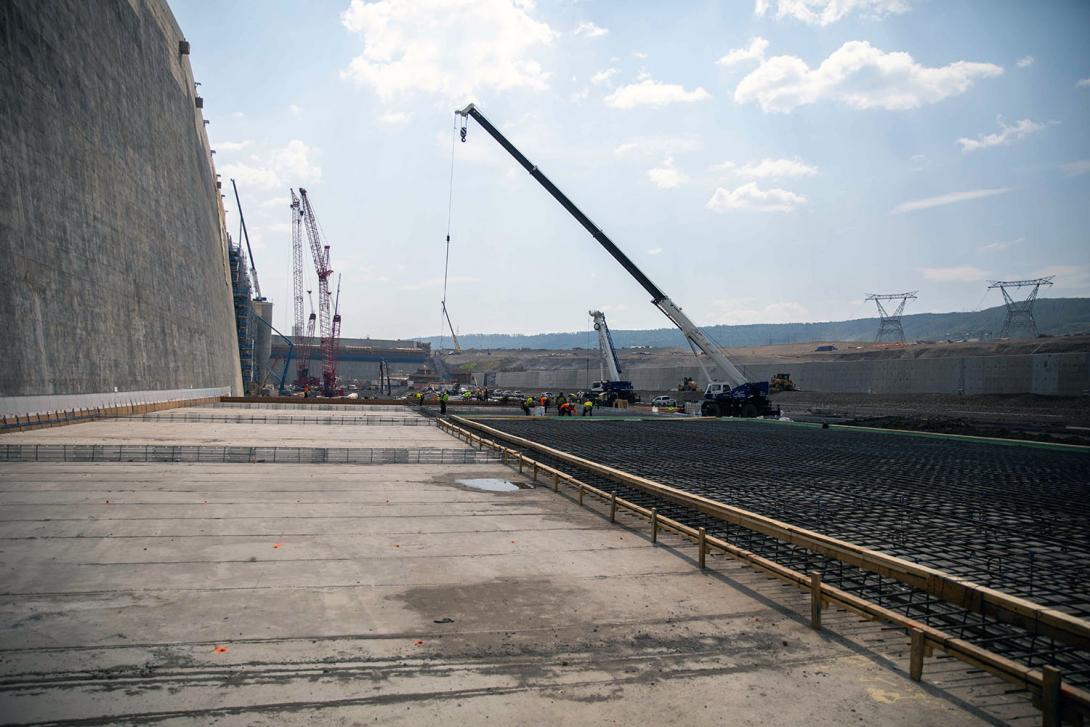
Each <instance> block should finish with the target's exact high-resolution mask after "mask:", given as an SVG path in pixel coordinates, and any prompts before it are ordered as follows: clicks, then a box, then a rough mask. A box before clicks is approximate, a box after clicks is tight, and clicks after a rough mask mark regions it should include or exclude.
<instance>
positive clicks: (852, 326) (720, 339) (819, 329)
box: [412, 298, 1090, 350]
mask: <svg viewBox="0 0 1090 727" xmlns="http://www.w3.org/2000/svg"><path fill="white" fill-rule="evenodd" d="M1005 316H1006V309H1005V307H1004V306H995V307H992V308H985V309H983V310H979V311H955V312H950V313H913V314H910V315H905V316H904V317H903V318H902V319H901V323H902V326H903V327H904V331H905V340H906V341H918V340H932V341H937V340H947V339H951V340H961V339H967V338H998V337H999V333H1000V331H1001V330H1002V328H1003V321H1004V319H1005ZM1034 316H1035V317H1036V319H1037V327H1038V330H1039V331H1040V333H1041V334H1042V335H1050V336H1060V335H1065V334H1072V333H1087V332H1090V298H1042V299H1040V300H1038V301H1037V304H1036V307H1035V308H1034ZM610 332H611V333H612V334H613V341H614V344H615V345H616V346H618V347H620V348H626V347H633V346H650V347H654V348H660V347H677V346H684V345H685V341H684V338H683V337H682V335H681V332H680V331H678V330H677V329H676V328H653V329H622V328H612V327H611V328H610ZM704 332H705V333H706V334H707V335H708V336H710V337H711V338H712V340H714V341H716V342H717V343H719V344H720V345H721V346H727V347H730V346H766V345H775V344H781V343H808V342H811V341H873V340H874V336H875V334H876V333H877V332H878V318H877V317H873V318H855V319H850V320H844V321H821V322H812V323H750V324H743V325H727V324H720V325H712V326H706V327H704ZM412 340H414V341H423V342H427V343H431V345H432V346H433V347H438V345H439V341H440V337H439V336H424V337H419V338H414V339H412ZM443 341H444V343H445V344H446V345H447V346H449V344H450V337H449V336H446V337H444V338H443ZM458 341H459V342H460V343H461V346H462V348H464V349H492V350H504V349H524V348H532V349H571V348H580V347H582V348H591V347H596V346H597V345H598V342H597V339H596V338H595V337H594V335H593V331H591V330H589V329H588V330H587V331H564V332H556V333H534V334H508V333H469V334H464V335H459V336H458Z"/></svg>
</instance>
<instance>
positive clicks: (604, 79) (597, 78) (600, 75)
mask: <svg viewBox="0 0 1090 727" xmlns="http://www.w3.org/2000/svg"><path fill="white" fill-rule="evenodd" d="M615 75H617V69H616V68H607V69H605V70H604V71H598V72H597V73H595V74H594V75H593V76H591V77H590V82H591V83H593V84H594V85H595V86H601V85H602V84H603V83H609V79H611V78H613V77H614V76H615Z"/></svg>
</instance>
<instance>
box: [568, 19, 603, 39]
mask: <svg viewBox="0 0 1090 727" xmlns="http://www.w3.org/2000/svg"><path fill="white" fill-rule="evenodd" d="M572 35H581V36H583V37H585V38H601V37H602V36H603V35H609V30H608V29H606V28H600V27H598V26H597V25H595V24H594V23H591V22H589V21H588V22H586V23H580V24H579V25H577V26H576V27H575V30H574V31H572Z"/></svg>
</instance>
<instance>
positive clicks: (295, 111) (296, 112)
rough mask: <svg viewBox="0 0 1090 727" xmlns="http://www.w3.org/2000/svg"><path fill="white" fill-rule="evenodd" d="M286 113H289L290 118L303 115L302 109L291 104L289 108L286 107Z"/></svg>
mask: <svg viewBox="0 0 1090 727" xmlns="http://www.w3.org/2000/svg"><path fill="white" fill-rule="evenodd" d="M288 111H290V112H291V114H292V116H298V115H299V114H301V113H303V107H302V106H300V105H298V104H292V105H291V106H288Z"/></svg>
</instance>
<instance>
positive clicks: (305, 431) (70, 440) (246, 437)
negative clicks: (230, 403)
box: [0, 412, 462, 448]
mask: <svg viewBox="0 0 1090 727" xmlns="http://www.w3.org/2000/svg"><path fill="white" fill-rule="evenodd" d="M315 414H318V412H315ZM307 416H312V415H311V414H309V413H308V414H307ZM414 416H418V415H414ZM0 444H177V445H207V446H214V447H222V446H237V447H272V446H279V447H405V448H416V447H440V448H442V447H446V448H451V447H459V448H460V447H461V446H462V444H461V443H460V442H458V440H456V439H454V438H453V437H451V436H449V435H447V434H444V433H443V432H441V431H439V429H438V428H436V427H429V426H414V427H404V426H398V425H391V426H384V425H350V424H346V425H343V426H340V425H323V424H314V423H302V422H297V423H294V424H269V423H261V424H254V425H253V426H240V425H239V424H237V423H235V422H206V421H169V420H156V419H105V420H101V421H95V422H86V423H83V424H70V425H68V426H64V427H54V428H51V429H33V430H30V431H26V432H8V433H4V434H0Z"/></svg>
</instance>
